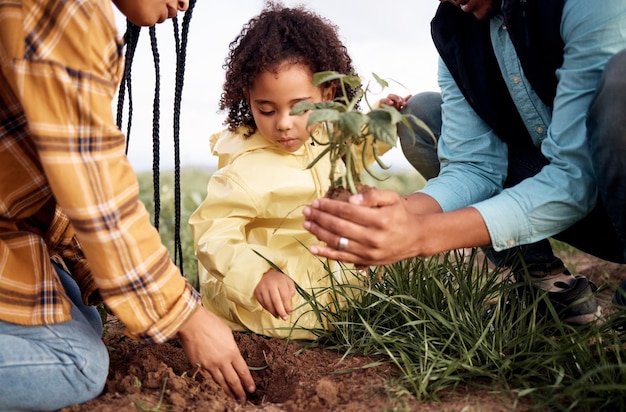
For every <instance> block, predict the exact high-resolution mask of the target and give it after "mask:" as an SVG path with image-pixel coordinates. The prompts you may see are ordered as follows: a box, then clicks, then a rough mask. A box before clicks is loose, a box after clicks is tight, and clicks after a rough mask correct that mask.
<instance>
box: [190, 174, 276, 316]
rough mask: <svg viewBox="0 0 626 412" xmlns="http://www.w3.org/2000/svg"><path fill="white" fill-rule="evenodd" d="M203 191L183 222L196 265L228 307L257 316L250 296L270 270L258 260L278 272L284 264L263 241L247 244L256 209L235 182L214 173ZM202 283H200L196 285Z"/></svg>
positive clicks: (245, 190)
mask: <svg viewBox="0 0 626 412" xmlns="http://www.w3.org/2000/svg"><path fill="white" fill-rule="evenodd" d="M207 191H208V195H207V197H206V199H205V200H204V201H203V202H202V203H201V204H200V206H198V208H197V209H196V211H195V212H194V213H193V214H192V216H191V217H190V219H189V224H190V226H191V232H192V234H193V238H194V245H195V249H196V256H197V258H198V263H199V264H200V265H202V266H203V267H204V268H205V269H206V271H207V272H208V273H209V274H210V275H211V276H213V277H214V278H216V279H217V281H218V282H223V284H224V287H225V290H226V294H227V298H228V299H229V300H230V301H232V302H234V303H236V304H238V305H240V306H242V307H244V308H245V309H247V310H249V311H255V310H262V309H263V308H262V306H261V305H260V304H259V303H258V301H257V300H256V299H255V298H254V296H253V292H254V289H255V288H256V286H257V284H258V283H259V281H260V280H261V278H262V276H263V274H264V273H265V272H267V271H268V270H269V269H270V268H271V266H270V264H269V263H268V262H267V261H266V260H265V259H264V258H267V259H268V260H269V261H271V262H273V263H274V264H275V265H276V266H278V267H279V268H281V269H282V270H283V271H284V270H285V268H286V266H287V260H286V259H285V258H284V257H282V256H281V255H282V254H281V253H280V251H278V250H270V249H269V248H268V247H267V246H264V244H266V243H264V242H263V239H255V241H254V243H253V244H252V243H249V239H248V236H249V231H250V226H251V225H253V224H254V220H255V219H256V218H257V217H258V216H260V215H261V214H262V209H261V208H260V207H259V205H258V204H257V202H256V201H255V197H254V196H251V195H250V190H249V189H248V188H247V187H246V185H245V184H244V182H242V181H241V179H239V178H238V177H237V176H236V175H235V174H232V173H228V172H223V171H222V170H220V171H218V172H216V173H215V174H213V176H212V177H211V179H210V180H209V185H208V189H207ZM267 236H271V233H267ZM255 251H256V252H258V253H259V254H261V255H262V256H263V257H261V256H259V255H257V253H255ZM208 280H210V279H200V281H201V282H202V283H204V282H206V281H208Z"/></svg>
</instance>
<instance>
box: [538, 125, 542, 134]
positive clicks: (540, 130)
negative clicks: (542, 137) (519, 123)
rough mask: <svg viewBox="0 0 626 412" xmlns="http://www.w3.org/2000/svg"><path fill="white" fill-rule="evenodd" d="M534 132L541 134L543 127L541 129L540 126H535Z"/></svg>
mask: <svg viewBox="0 0 626 412" xmlns="http://www.w3.org/2000/svg"><path fill="white" fill-rule="evenodd" d="M536 130H537V133H539V134H543V127H541V126H537V129H536Z"/></svg>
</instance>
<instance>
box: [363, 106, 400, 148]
mask: <svg viewBox="0 0 626 412" xmlns="http://www.w3.org/2000/svg"><path fill="white" fill-rule="evenodd" d="M396 113H397V114H398V119H397V121H395V122H394V121H393V117H394V114H393V112H392V111H390V110H385V109H375V110H372V111H371V112H369V113H368V117H369V118H370V121H369V123H368V132H369V133H370V134H372V135H373V136H374V138H375V139H376V140H380V141H382V142H385V143H387V144H388V145H390V146H395V145H396V141H397V138H398V135H397V133H396V123H397V122H399V121H401V120H402V116H401V115H400V114H399V113H398V112H397V110H396Z"/></svg>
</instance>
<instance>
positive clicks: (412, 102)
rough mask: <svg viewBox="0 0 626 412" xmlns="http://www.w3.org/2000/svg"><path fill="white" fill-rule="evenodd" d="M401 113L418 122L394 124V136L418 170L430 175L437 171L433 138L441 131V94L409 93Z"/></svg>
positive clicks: (437, 161)
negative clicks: (410, 94) (395, 131)
mask: <svg viewBox="0 0 626 412" xmlns="http://www.w3.org/2000/svg"><path fill="white" fill-rule="evenodd" d="M401 112H402V114H405V115H412V116H415V118H417V119H418V120H419V121H420V122H421V123H415V122H413V123H411V122H412V120H411V119H409V123H411V124H412V127H411V128H410V129H409V128H408V127H406V126H405V125H400V126H398V137H399V138H400V145H401V147H402V151H403V153H404V156H405V157H406V159H407V160H408V161H409V163H411V165H413V167H414V168H415V169H416V170H417V171H418V172H420V173H421V174H422V176H423V177H424V178H425V179H430V178H432V177H434V176H437V175H438V174H439V160H438V159H437V141H438V139H439V135H440V134H441V94H439V93H437V92H423V93H419V94H416V95H414V96H412V97H411V98H410V99H409V101H408V102H407V105H406V106H405V107H404V108H403V109H402V111H401Z"/></svg>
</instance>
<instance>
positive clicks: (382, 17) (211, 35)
mask: <svg viewBox="0 0 626 412" xmlns="http://www.w3.org/2000/svg"><path fill="white" fill-rule="evenodd" d="M283 4H285V5H287V6H290V5H299V4H302V5H305V6H306V7H308V8H310V9H311V10H314V11H316V12H317V13H318V14H320V15H322V16H324V17H326V18H328V19H329V20H331V21H332V22H333V23H335V24H336V25H337V26H338V27H339V35H340V37H341V39H342V41H343V42H344V44H345V45H346V47H347V48H348V52H349V53H350V55H351V57H352V59H353V61H354V64H355V66H356V69H357V72H358V73H359V74H360V75H361V76H362V77H365V78H370V79H371V73H372V72H374V73H376V74H377V75H379V76H381V77H383V78H385V79H388V80H393V81H392V82H391V87H390V88H389V89H388V90H386V91H385V92H384V95H386V94H387V93H389V92H394V93H397V94H401V95H404V94H410V93H416V92H419V91H426V90H437V82H436V66H437V57H436V56H437V55H436V51H435V49H434V46H433V45H432V41H431V38H430V20H431V19H432V17H433V15H434V12H435V10H436V8H437V5H438V4H439V1H437V0H388V1H382V2H381V1H376V0H307V1H301V0H300V1H290V0H284V1H283ZM263 5H264V0H233V1H215V0H199V1H197V2H196V5H195V8H194V10H193V15H192V19H191V22H190V26H189V27H190V30H189V40H188V46H187V64H186V68H185V82H184V86H183V94H182V109H181V120H180V142H181V143H180V159H181V165H182V166H183V167H185V166H211V167H213V166H215V164H216V161H215V158H214V157H213V156H212V155H211V153H210V150H209V145H208V138H209V136H210V135H211V134H212V133H215V132H217V131H219V130H221V129H222V128H223V127H224V126H223V120H224V118H225V114H224V113H221V112H218V102H219V96H220V93H221V88H222V83H223V78H224V70H223V68H222V65H223V63H224V59H225V57H226V54H227V52H228V45H229V43H230V42H231V41H232V40H234V38H235V37H236V36H237V35H238V34H239V32H240V31H241V28H242V26H243V24H244V23H246V22H247V21H248V20H249V19H250V18H251V17H252V16H254V15H256V14H258V13H259V12H260V11H261V9H262V7H263ZM120 16H121V15H120ZM120 16H118V17H120ZM178 20H179V25H182V15H181V14H179V19H178ZM119 25H120V34H122V33H123V30H124V29H125V21H124V20H123V18H121V17H120V18H119ZM157 35H158V42H159V44H158V47H159V52H160V59H161V91H160V93H161V124H160V139H161V168H162V169H172V168H173V165H174V154H173V153H174V151H173V135H174V134H173V126H172V124H173V121H172V119H173V100H174V73H175V63H174V61H175V53H174V35H173V25H172V23H171V22H170V21H167V22H164V23H162V24H160V25H158V26H157ZM320 52H323V51H320ZM132 87H133V124H132V130H131V136H130V148H129V153H128V156H129V158H130V160H131V162H132V164H133V166H134V167H135V169H136V170H138V171H142V170H150V169H151V168H152V131H151V130H152V100H153V95H154V87H155V79H154V63H153V61H152V54H151V51H150V40H149V36H148V30H147V28H145V29H143V30H142V31H141V35H140V40H139V45H138V47H137V53H136V57H135V60H134V64H133V78H132ZM381 97H382V96H381ZM114 110H115V102H114ZM123 130H124V131H126V125H124V126H123ZM386 158H387V163H390V164H391V165H392V167H402V166H403V163H404V159H403V157H402V156H401V152H400V150H399V149H396V150H393V151H392V152H391V154H390V155H388V156H387V157H386ZM405 165H406V163H404V166H405Z"/></svg>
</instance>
